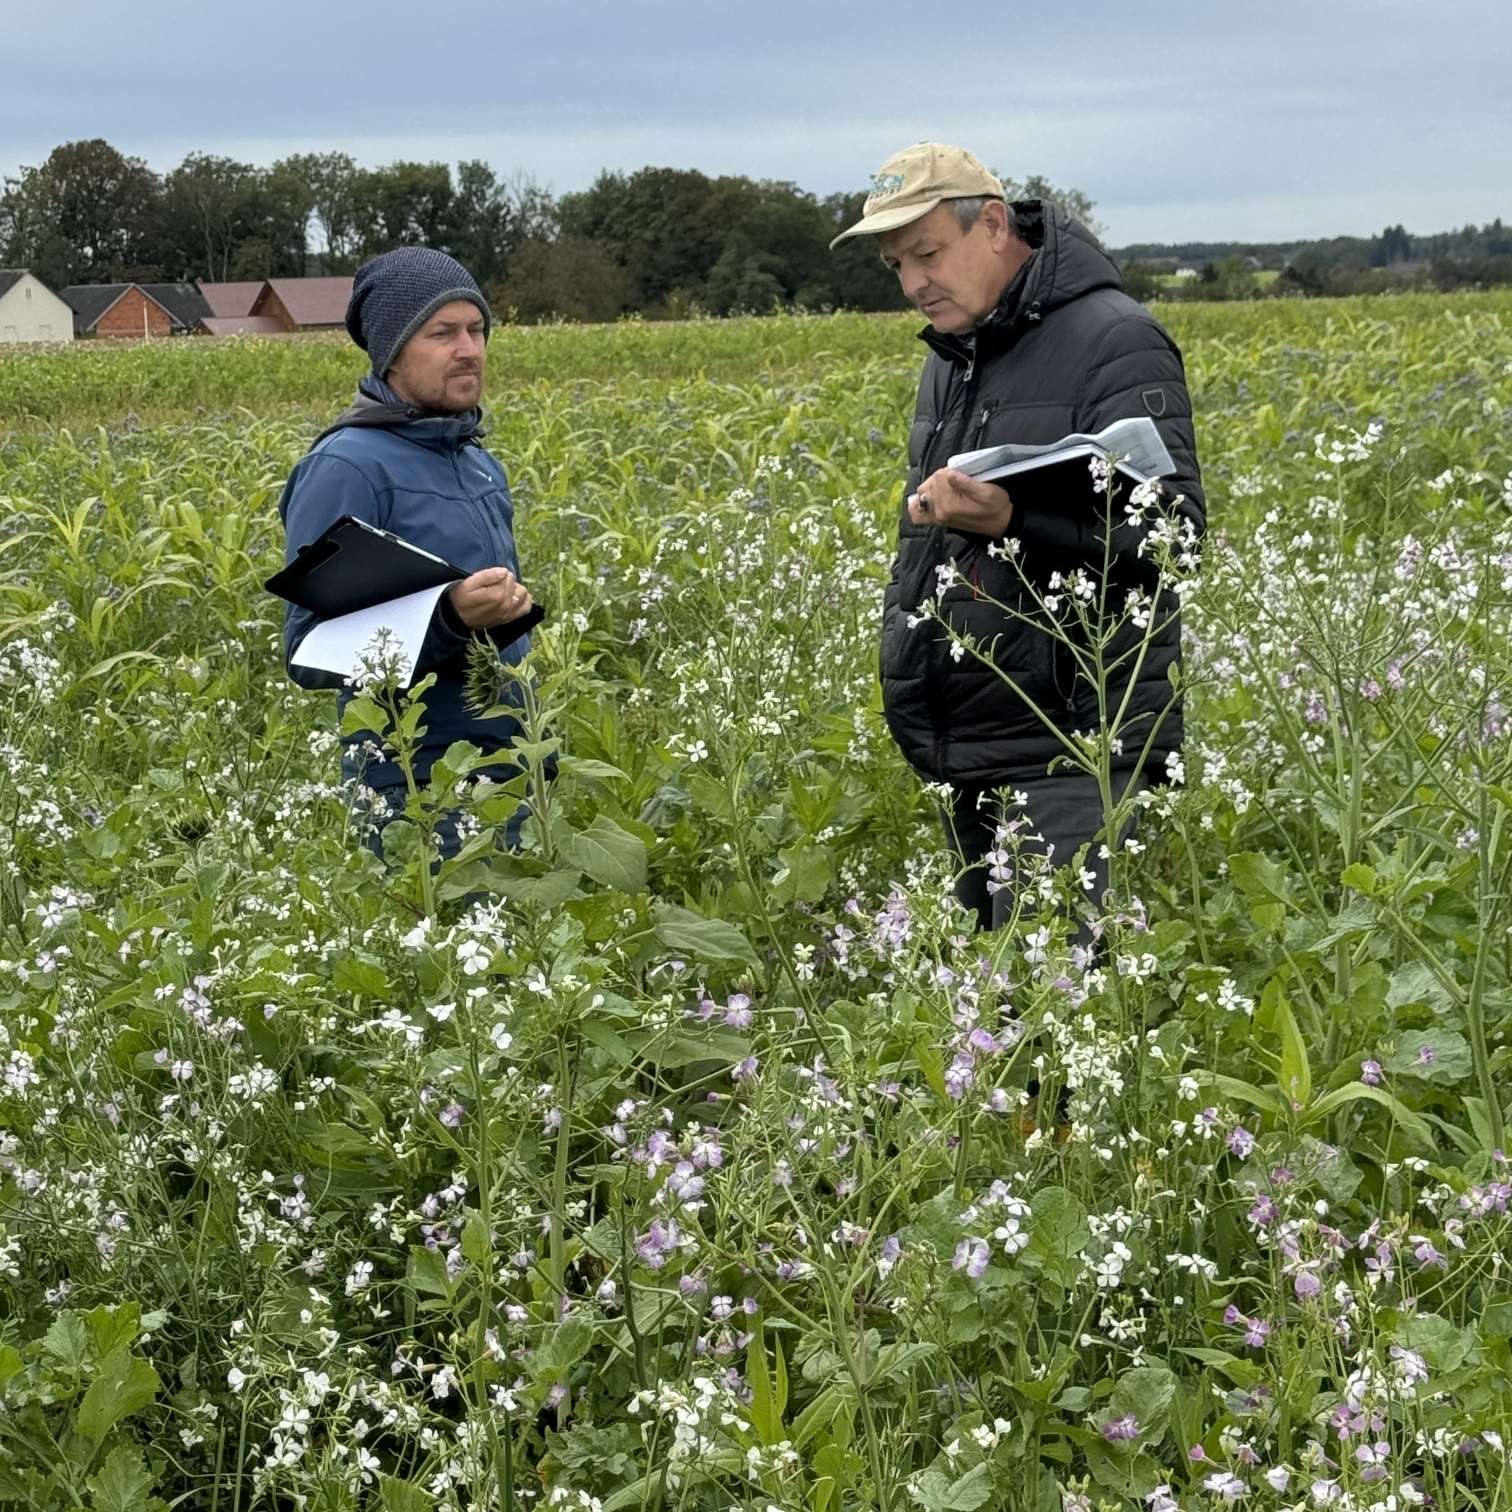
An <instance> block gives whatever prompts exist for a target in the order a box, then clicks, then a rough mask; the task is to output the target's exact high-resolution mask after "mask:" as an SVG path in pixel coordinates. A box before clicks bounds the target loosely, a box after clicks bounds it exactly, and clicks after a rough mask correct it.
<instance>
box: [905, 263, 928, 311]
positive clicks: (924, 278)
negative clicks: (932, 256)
mask: <svg viewBox="0 0 1512 1512" xmlns="http://www.w3.org/2000/svg"><path fill="white" fill-rule="evenodd" d="M898 279H899V281H900V282H901V283H902V285H903V297H904V298H905V299H908V300H911V301H912V302H913V303H915V304H917V303H918V302H919V296H920V295H921V294H922V293H923V292H924V290H925V289H927V288H928V287H929V275H928V274H927V273H926V272H925V271H924V270H923V268H903V269H902V270H900V272H899V274H898Z"/></svg>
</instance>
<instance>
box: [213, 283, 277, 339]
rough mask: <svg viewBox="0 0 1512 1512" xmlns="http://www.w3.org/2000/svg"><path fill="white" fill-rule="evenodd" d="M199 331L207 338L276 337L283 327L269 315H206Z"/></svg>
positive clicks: (259, 286)
mask: <svg viewBox="0 0 1512 1512" xmlns="http://www.w3.org/2000/svg"><path fill="white" fill-rule="evenodd" d="M261 287H262V285H261V284H259V285H258V288H261ZM200 292H201V293H203V292H204V291H203V290H201V291H200ZM206 297H207V298H208V297H209V296H208V295H207V296H206ZM200 330H202V331H204V332H205V334H206V335H207V336H277V335H279V334H281V333H282V331H283V327H282V326H281V325H279V323H278V322H277V321H276V320H274V318H273V317H272V316H271V315H207V316H206V317H205V318H204V319H203V320H202V321H200Z"/></svg>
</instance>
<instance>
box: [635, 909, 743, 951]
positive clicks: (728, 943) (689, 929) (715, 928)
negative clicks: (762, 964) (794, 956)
mask: <svg viewBox="0 0 1512 1512" xmlns="http://www.w3.org/2000/svg"><path fill="white" fill-rule="evenodd" d="M655 933H656V938H657V939H658V940H660V941H661V942H662V944H663V945H665V946H667V947H668V948H669V949H671V950H676V951H685V952H686V953H687V954H688V955H691V956H694V957H695V958H696V959H698V960H701V961H746V962H749V963H750V964H751V965H752V966H754V965H756V964H757V957H756V952H755V951H754V950H753V949H752V948H751V942H750V941H749V940H748V939H746V937H745V936H744V935H743V934H742V933H741V932H740V931H739V930H738V929H736V927H735V926H734V925H733V924H727V923H726V922H725V921H724V920H723V919H706V918H704V917H703V915H702V914H696V913H694V912H693V911H692V909H689V908H679V907H677V905H676V904H673V903H659V904H657V906H656V926H655Z"/></svg>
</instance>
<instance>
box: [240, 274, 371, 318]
mask: <svg viewBox="0 0 1512 1512" xmlns="http://www.w3.org/2000/svg"><path fill="white" fill-rule="evenodd" d="M351 297H352V280H351V279H350V278H270V279H269V280H268V281H267V283H265V284H264V285H263V287H262V292H261V293H260V294H259V295H258V296H257V298H256V299H255V300H254V301H253V303H252V310H251V313H252V314H253V315H261V316H267V317H268V318H269V319H271V320H276V321H277V322H278V327H279V329H280V330H283V331H323V330H330V329H333V328H335V327H338V326H340V325H342V324H343V323H344V322H345V321H346V308H347V302H348V300H350V299H351Z"/></svg>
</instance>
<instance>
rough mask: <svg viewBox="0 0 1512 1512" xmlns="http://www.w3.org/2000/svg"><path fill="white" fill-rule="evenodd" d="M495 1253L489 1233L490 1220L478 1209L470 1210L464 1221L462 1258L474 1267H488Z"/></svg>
mask: <svg viewBox="0 0 1512 1512" xmlns="http://www.w3.org/2000/svg"><path fill="white" fill-rule="evenodd" d="M492 1253H493V1239H492V1237H491V1236H490V1234H489V1232H488V1220H487V1219H486V1218H484V1216H483V1215H482V1213H480V1212H479V1211H478V1210H477V1208H469V1209H468V1211H467V1217H466V1218H464V1219H463V1220H462V1258H463V1259H464V1260H470V1261H471V1262H472V1263H473V1264H474V1265H487V1264H488V1257H489V1256H490V1255H491V1254H492Z"/></svg>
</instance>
